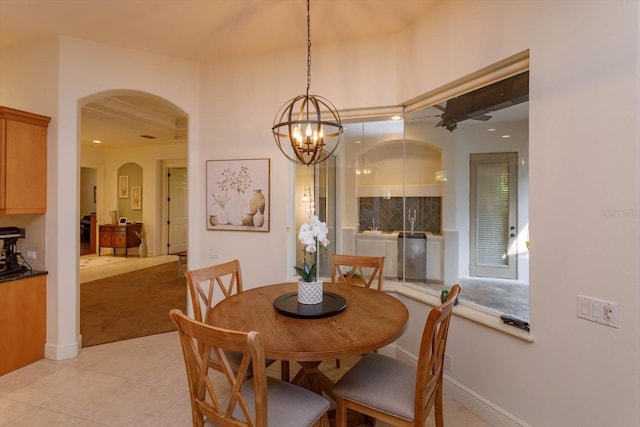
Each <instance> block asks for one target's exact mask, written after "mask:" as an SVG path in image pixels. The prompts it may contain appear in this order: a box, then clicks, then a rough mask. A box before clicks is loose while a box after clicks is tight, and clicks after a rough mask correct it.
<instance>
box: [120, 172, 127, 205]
mask: <svg viewBox="0 0 640 427" xmlns="http://www.w3.org/2000/svg"><path fill="white" fill-rule="evenodd" d="M118 194H119V195H120V198H121V199H128V198H129V177H128V176H125V175H122V176H119V177H118Z"/></svg>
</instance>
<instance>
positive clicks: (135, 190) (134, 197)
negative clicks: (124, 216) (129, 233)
mask: <svg viewBox="0 0 640 427" xmlns="http://www.w3.org/2000/svg"><path fill="white" fill-rule="evenodd" d="M131 209H133V210H134V211H139V210H140V209H142V191H141V187H131Z"/></svg>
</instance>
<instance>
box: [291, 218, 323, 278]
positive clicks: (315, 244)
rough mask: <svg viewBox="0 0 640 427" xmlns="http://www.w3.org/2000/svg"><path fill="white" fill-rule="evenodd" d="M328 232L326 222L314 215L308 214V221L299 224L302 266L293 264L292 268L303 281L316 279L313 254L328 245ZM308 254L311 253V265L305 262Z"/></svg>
mask: <svg viewBox="0 0 640 427" xmlns="http://www.w3.org/2000/svg"><path fill="white" fill-rule="evenodd" d="M328 233H329V229H328V228H327V224H326V223H325V222H321V221H320V220H319V219H318V217H317V216H316V215H311V214H309V222H305V223H304V224H302V225H301V226H300V233H298V240H299V241H300V243H302V245H303V249H302V251H303V252H304V255H303V257H302V260H303V261H302V267H298V266H295V267H293V268H295V270H296V272H297V273H298V275H299V276H300V279H301V280H302V281H303V282H315V281H316V263H315V254H316V252H317V251H318V250H319V249H323V248H326V247H327V246H329V243H330V242H329V239H327V234H328ZM308 255H311V260H312V263H311V265H309V263H308V262H307V256H308Z"/></svg>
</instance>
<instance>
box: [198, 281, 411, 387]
mask: <svg viewBox="0 0 640 427" xmlns="http://www.w3.org/2000/svg"><path fill="white" fill-rule="evenodd" d="M295 291H297V283H283V284H278V285H271V286H263V287H260V288H254V289H250V290H245V291H244V292H240V293H238V294H236V295H233V296H231V297H228V298H226V299H225V300H223V301H221V302H220V303H218V304H217V305H216V306H215V307H214V308H213V310H212V311H211V312H210V313H209V323H211V324H212V325H215V326H219V327H223V328H228V329H235V330H241V331H246V332H248V331H257V332H259V333H260V334H261V335H262V341H263V344H264V353H265V357H267V358H270V359H277V360H293V361H296V362H298V363H299V364H300V366H301V368H302V369H301V370H300V372H298V374H297V375H296V376H295V378H294V379H293V381H292V382H293V383H295V384H300V385H305V386H307V388H309V389H311V390H313V391H315V392H316V393H318V394H322V392H324V393H325V394H327V395H328V396H329V397H331V398H333V393H332V389H333V381H331V380H330V379H329V378H328V377H327V376H326V375H324V373H322V372H321V371H320V370H319V369H318V366H319V365H320V363H321V362H322V361H323V360H334V359H339V358H341V357H348V356H356V355H360V354H364V353H367V352H370V351H373V350H377V349H379V348H381V347H384V346H385V345H387V344H390V343H392V342H394V341H395V340H396V339H398V338H399V337H400V336H401V335H402V334H403V333H404V330H405V327H406V324H407V320H408V319H409V312H408V310H407V308H406V307H405V306H404V304H402V303H401V302H400V301H399V300H397V299H395V298H393V297H392V296H390V295H387V294H385V293H383V292H379V291H376V290H373V289H366V288H361V287H359V286H353V285H346V284H338V283H325V284H324V291H325V292H334V293H336V294H339V295H342V296H343V297H344V298H345V299H346V301H347V307H346V308H345V309H344V310H343V311H342V312H340V313H338V314H336V315H334V316H330V317H324V318H319V319H300V318H293V317H288V316H285V315H283V314H280V313H278V312H277V311H276V309H275V308H274V307H273V300H274V299H276V298H277V297H279V296H280V295H282V294H285V293H287V292H295Z"/></svg>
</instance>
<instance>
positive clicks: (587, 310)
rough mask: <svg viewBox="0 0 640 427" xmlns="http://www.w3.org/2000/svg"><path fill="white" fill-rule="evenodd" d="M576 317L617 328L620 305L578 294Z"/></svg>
mask: <svg viewBox="0 0 640 427" xmlns="http://www.w3.org/2000/svg"><path fill="white" fill-rule="evenodd" d="M578 317H579V318H581V319H585V320H590V321H592V322H596V323H600V324H603V325H607V326H612V327H614V328H617V327H618V326H619V325H620V307H619V305H618V304H617V303H614V302H610V301H603V300H599V299H595V298H589V297H585V296H582V295H578Z"/></svg>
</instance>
